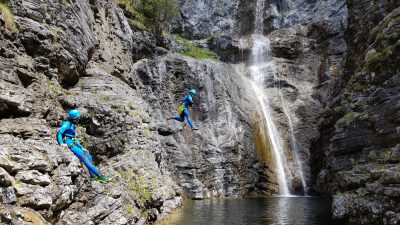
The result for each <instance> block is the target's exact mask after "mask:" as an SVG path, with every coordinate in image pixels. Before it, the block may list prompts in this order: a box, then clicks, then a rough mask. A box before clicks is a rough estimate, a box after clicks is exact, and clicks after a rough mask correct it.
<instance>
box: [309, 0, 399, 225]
mask: <svg viewBox="0 0 400 225" xmlns="http://www.w3.org/2000/svg"><path fill="white" fill-rule="evenodd" d="M348 7H349V27H348V30H347V43H348V46H349V52H348V57H347V62H346V67H345V73H344V77H343V79H342V80H341V83H342V85H341V86H340V85H338V87H337V88H336V89H335V90H334V93H335V94H336V96H335V97H334V98H332V101H329V103H328V110H326V111H325V113H324V115H323V116H322V117H321V119H320V121H321V126H320V136H319V138H318V139H316V141H315V142H314V144H313V147H312V151H311V156H312V158H313V163H312V165H313V177H314V178H313V180H314V185H315V187H316V188H317V189H318V190H320V191H321V192H324V193H329V194H331V195H333V196H334V197H333V200H334V202H333V216H334V217H335V218H344V219H347V220H349V221H350V222H352V223H354V224H399V223H400V214H399V213H400V206H399V201H398V198H399V182H400V180H399V168H398V163H399V157H398V155H399V147H400V146H399V141H400V136H399V134H400V133H399V119H398V118H399V94H400V92H399V87H400V86H399V62H400V60H399V56H400V54H399V52H400V51H399V50H400V49H399V48H400V47H399V31H400V30H399V26H400V24H399V18H400V17H399V16H400V14H399V12H400V11H399V9H400V8H399V5H398V3H396V2H394V1H392V2H390V1H383V2H379V3H378V2H376V3H375V2H370V1H360V2H353V1H349V2H348ZM396 7H397V8H396ZM321 159H324V160H323V161H322V160H321Z"/></svg>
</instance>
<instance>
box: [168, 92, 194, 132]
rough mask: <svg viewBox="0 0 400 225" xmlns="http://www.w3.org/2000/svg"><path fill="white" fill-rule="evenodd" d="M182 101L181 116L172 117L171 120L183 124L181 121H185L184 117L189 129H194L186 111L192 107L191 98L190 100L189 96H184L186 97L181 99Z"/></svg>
mask: <svg viewBox="0 0 400 225" xmlns="http://www.w3.org/2000/svg"><path fill="white" fill-rule="evenodd" d="M182 101H183V108H184V109H183V111H182V113H181V115H178V116H173V117H172V119H174V120H177V121H179V122H183V121H185V117H186V119H187V122H188V124H189V126H190V127H191V128H193V127H194V126H193V122H192V120H191V119H190V115H189V110H188V107H192V105H193V98H192V96H191V95H186V96H185V97H184V98H183V100H182Z"/></svg>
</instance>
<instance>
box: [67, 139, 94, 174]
mask: <svg viewBox="0 0 400 225" xmlns="http://www.w3.org/2000/svg"><path fill="white" fill-rule="evenodd" d="M70 149H71V151H72V152H73V153H74V154H75V155H76V156H77V157H78V158H79V160H80V161H81V162H83V164H85V166H86V168H87V169H88V170H89V173H90V174H91V175H92V174H93V175H96V176H100V170H99V169H97V167H95V166H94V165H93V164H92V163H91V160H90V159H92V156H90V154H88V153H86V152H85V151H84V150H83V149H81V148H79V147H77V146H73V147H71V148H70ZM87 155H89V157H88V156H87Z"/></svg>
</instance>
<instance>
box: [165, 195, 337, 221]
mask: <svg viewBox="0 0 400 225" xmlns="http://www.w3.org/2000/svg"><path fill="white" fill-rule="evenodd" d="M159 225H344V224H343V223H339V222H334V221H333V220H332V219H331V215H330V202H329V201H327V200H326V199H323V198H318V197H270V198H243V199H217V200H216V199H214V200H202V201H187V202H185V204H184V207H183V208H182V209H180V210H178V211H177V212H175V213H174V214H173V215H172V216H171V217H170V218H169V219H167V220H165V221H162V222H161V223H159Z"/></svg>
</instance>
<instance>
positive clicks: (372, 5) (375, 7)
mask: <svg viewBox="0 0 400 225" xmlns="http://www.w3.org/2000/svg"><path fill="white" fill-rule="evenodd" d="M378 10H379V6H378V5H377V4H376V3H375V2H372V4H371V11H372V12H376V11H378Z"/></svg>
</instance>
